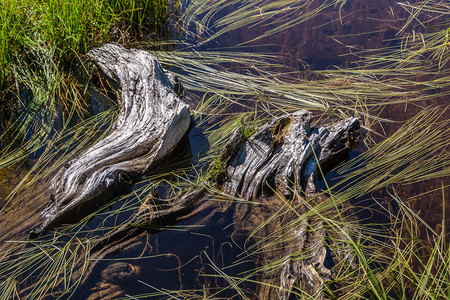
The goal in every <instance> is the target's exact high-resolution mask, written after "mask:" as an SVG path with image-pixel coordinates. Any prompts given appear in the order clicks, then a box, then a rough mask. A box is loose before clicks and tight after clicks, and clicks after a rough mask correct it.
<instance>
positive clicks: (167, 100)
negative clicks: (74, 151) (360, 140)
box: [31, 44, 191, 236]
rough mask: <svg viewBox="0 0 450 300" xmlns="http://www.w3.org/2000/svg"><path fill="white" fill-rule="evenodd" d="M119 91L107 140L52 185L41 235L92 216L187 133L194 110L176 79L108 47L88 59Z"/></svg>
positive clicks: (145, 56) (152, 62)
mask: <svg viewBox="0 0 450 300" xmlns="http://www.w3.org/2000/svg"><path fill="white" fill-rule="evenodd" d="M87 55H88V56H89V57H90V58H91V59H93V61H94V62H95V63H96V65H97V66H98V67H99V69H100V70H101V71H102V72H103V73H104V75H105V76H106V78H107V79H108V80H109V81H110V82H111V83H112V85H113V86H114V87H115V88H117V89H119V90H120V93H121V97H120V99H119V105H120V113H119V116H118V118H117V120H116V122H115V124H114V125H113V127H112V129H111V130H110V132H109V133H108V134H107V136H106V137H105V138H104V139H102V140H101V141H99V142H97V143H96V144H94V145H93V146H92V147H90V148H89V149H87V150H86V151H84V153H82V154H81V155H79V157H78V158H75V159H73V160H71V161H69V162H68V163H66V164H65V166H64V168H62V169H61V170H60V171H59V173H57V174H56V176H55V177H54V178H53V179H52V181H51V185H52V186H51V188H52V190H53V195H52V197H51V203H49V205H48V207H47V208H46V209H45V210H44V211H43V213H42V215H43V216H44V217H45V221H44V222H43V224H42V225H40V226H39V227H38V228H36V229H35V230H34V231H33V232H32V234H31V235H32V236H36V235H41V234H42V233H45V232H47V231H49V230H51V229H53V228H55V227H56V226H60V225H61V224H65V223H71V222H74V221H76V220H79V219H80V218H82V217H84V216H86V215H88V214H89V213H91V212H92V211H93V209H95V208H97V207H99V206H100V205H101V204H104V203H105V202H107V201H109V200H110V199H111V198H112V196H113V195H114V194H118V193H121V192H123V191H125V190H129V189H130V187H131V186H132V185H133V183H134V181H135V180H136V179H138V178H139V177H140V176H142V175H143V174H145V173H147V172H148V171H149V170H150V169H152V168H154V167H156V166H158V165H161V164H163V163H164V160H165V159H166V158H167V156H168V155H170V154H171V152H172V151H173V149H174V148H175V146H176V145H177V144H178V142H179V141H180V139H181V138H182V137H183V135H184V134H185V133H186V132H187V130H188V128H189V125H190V121H191V117H190V110H189V107H188V105H187V104H185V103H184V102H183V101H182V100H181V99H180V96H179V95H178V94H177V92H176V88H177V87H176V85H177V82H176V78H175V77H174V76H172V75H168V74H167V73H166V72H165V71H164V70H163V68H162V67H161V65H160V64H159V63H158V61H157V60H156V58H155V57H154V56H153V55H151V54H150V53H148V52H146V51H142V50H137V49H130V50H127V49H125V48H123V47H122V46H119V45H116V44H106V45H104V46H102V47H100V48H97V49H93V50H91V51H89V52H88V54H87Z"/></svg>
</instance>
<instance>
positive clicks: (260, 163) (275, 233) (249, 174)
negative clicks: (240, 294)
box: [221, 111, 360, 299]
mask: <svg viewBox="0 0 450 300" xmlns="http://www.w3.org/2000/svg"><path fill="white" fill-rule="evenodd" d="M311 120H312V114H311V113H310V112H307V111H298V112H295V113H293V114H286V115H284V116H281V117H279V118H276V119H274V120H273V121H272V122H270V123H268V124H266V125H264V126H262V127H261V128H260V129H259V130H257V131H256V132H255V133H254V134H253V135H252V136H251V137H249V138H245V137H244V136H243V134H242V131H241V130H237V131H236V132H235V133H234V135H233V136H232V138H230V140H229V142H228V143H227V145H226V146H225V147H224V149H223V151H222V153H221V159H222V161H227V163H226V174H225V176H223V177H224V178H226V179H225V180H224V182H223V189H224V191H225V192H227V193H228V194H230V195H233V196H239V197H241V198H242V199H246V200H252V201H254V202H259V203H261V205H249V204H248V203H242V204H237V205H236V208H235V213H234V223H235V224H240V225H238V226H240V228H239V229H241V230H244V231H247V232H246V233H247V234H248V233H253V234H254V236H255V238H256V237H258V239H262V241H263V242H262V243H261V246H260V247H261V251H260V253H261V257H260V259H261V261H262V264H263V265H264V266H269V265H271V264H272V265H273V264H274V263H276V262H278V264H279V263H280V261H283V265H282V267H281V268H279V269H278V272H275V274H274V272H273V271H272V272H270V271H266V272H265V273H264V274H262V276H261V278H260V280H262V281H263V282H264V283H265V284H263V285H260V286H259V287H258V298H259V299H277V298H279V299H289V297H290V294H291V291H292V289H293V287H294V284H295V283H296V282H297V283H298V284H299V286H300V287H301V289H302V291H303V292H306V293H308V294H310V295H311V296H314V297H318V298H321V289H322V286H323V283H324V280H327V279H329V278H330V276H331V272H330V270H329V269H327V268H326V267H325V266H324V262H325V259H326V253H327V246H326V243H325V239H326V236H327V233H326V232H325V229H324V226H323V224H322V221H321V219H320V218H318V219H316V220H313V219H308V218H305V219H299V218H298V216H299V214H302V213H305V212H307V210H308V209H309V207H311V206H314V205H315V204H317V203H320V202H322V201H324V198H323V196H316V195H317V178H318V174H320V172H321V170H322V171H325V170H326V169H328V168H329V165H336V164H338V163H339V162H341V161H342V160H343V159H344V158H345V157H346V156H347V155H348V152H349V151H350V149H351V148H352V147H354V146H355V145H356V144H357V142H358V139H359V137H360V124H359V119H356V118H352V119H348V120H344V121H340V122H337V123H335V124H333V125H329V126H324V127H311V126H310V123H311ZM287 202H291V204H290V205H289V206H287V205H286V203H287ZM311 202H313V203H314V204H313V203H311ZM305 203H308V205H307V206H306V205H304V204H305ZM293 210H295V212H294V211H293ZM274 216H276V217H274ZM266 220H271V221H270V222H268V223H267V222H266ZM265 222H266V223H265ZM263 223H264V226H262V224H263ZM257 228H259V229H258V231H257V232H254V230H255V229H257ZM269 236H271V239H269V240H272V241H273V240H277V239H278V240H279V241H278V242H275V243H271V242H268V241H266V240H265V238H266V237H269ZM273 286H278V287H279V289H278V290H275V289H274V288H272V287H273Z"/></svg>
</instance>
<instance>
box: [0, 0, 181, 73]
mask: <svg viewBox="0 0 450 300" xmlns="http://www.w3.org/2000/svg"><path fill="white" fill-rule="evenodd" d="M176 8H177V2H176V1H171V0H157V1H151V0H137V1H123V0H112V1H105V0H102V1H88V0H73V1H67V0H64V1H56V0H50V1H35V0H2V2H1V6H0V20H1V27H0V68H1V71H0V80H5V78H7V77H9V76H10V75H11V72H10V71H11V65H12V61H13V60H15V59H16V57H19V58H20V59H23V58H24V57H26V55H27V48H28V45H29V44H30V42H32V41H35V40H36V39H37V38H39V39H43V40H44V41H45V43H46V44H48V45H51V44H54V45H55V46H56V47H57V50H58V51H57V53H56V56H55V60H63V61H64V60H68V58H71V59H73V58H74V57H76V56H77V54H79V53H84V52H85V51H86V50H87V48H88V47H90V46H94V45H98V44H99V43H102V42H105V41H117V42H119V41H121V42H126V41H127V40H131V39H133V38H134V36H136V35H143V34H149V33H151V32H156V31H157V30H158V28H159V27H161V26H162V25H163V24H164V22H165V21H166V19H167V18H168V13H169V12H170V11H172V12H173V11H175V10H176ZM130 29H132V30H130Z"/></svg>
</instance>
